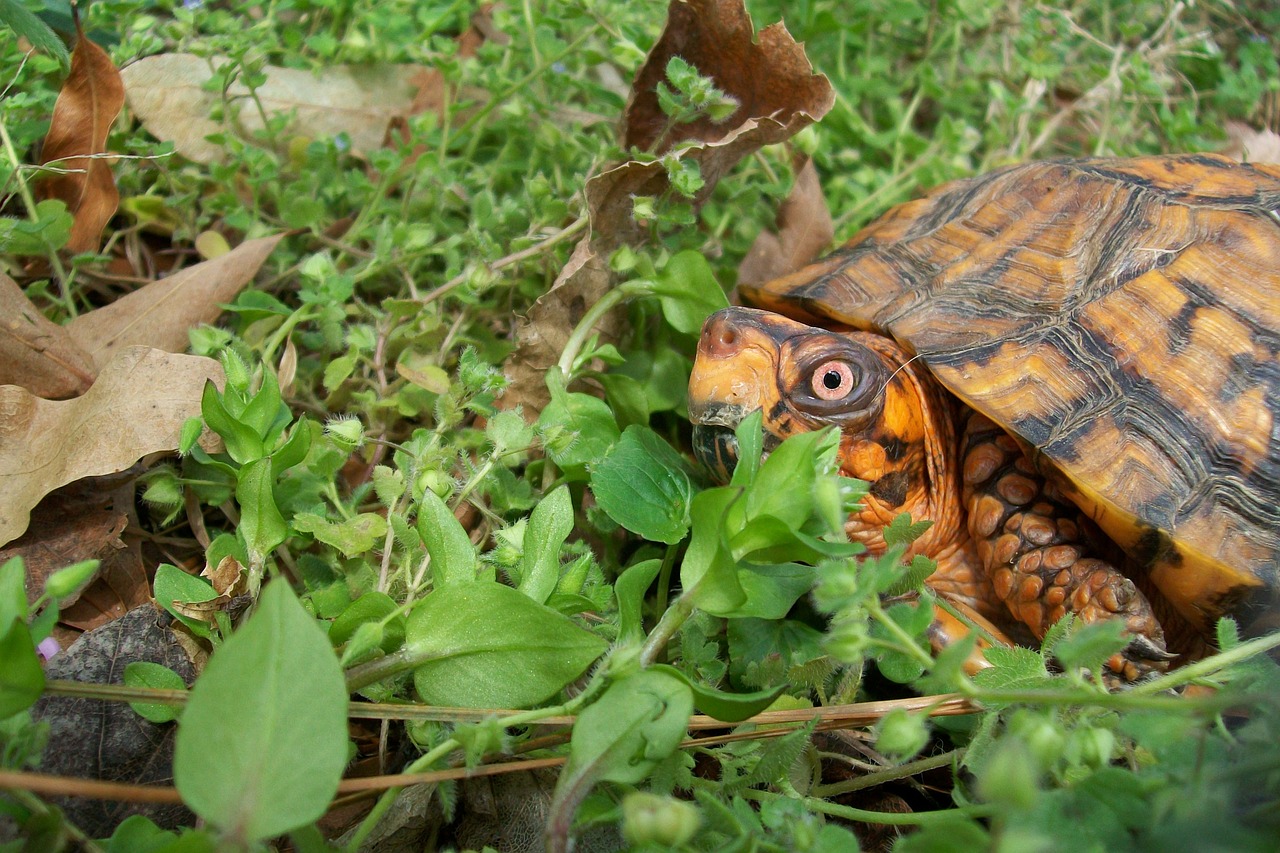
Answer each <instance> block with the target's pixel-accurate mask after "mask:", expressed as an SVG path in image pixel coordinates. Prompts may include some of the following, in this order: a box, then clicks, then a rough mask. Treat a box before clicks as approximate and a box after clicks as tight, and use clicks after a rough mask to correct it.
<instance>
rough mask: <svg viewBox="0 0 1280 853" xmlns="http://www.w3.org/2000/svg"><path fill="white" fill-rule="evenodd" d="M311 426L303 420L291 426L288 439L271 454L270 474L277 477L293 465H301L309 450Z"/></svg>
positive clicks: (309, 422) (307, 421)
mask: <svg viewBox="0 0 1280 853" xmlns="http://www.w3.org/2000/svg"><path fill="white" fill-rule="evenodd" d="M311 426H312V423H311V421H309V420H306V419H303V420H300V421H298V422H297V423H296V424H294V425H293V431H292V432H290V433H289V438H288V440H287V441H285V443H284V444H282V445H280V446H279V447H278V448H276V449H275V450H274V451H272V452H271V473H272V475H273V476H275V477H277V478H278V477H279V476H280V475H281V474H282V473H284V472H285V471H287V470H289V469H290V468H292V467H293V466H295V465H300V464H302V460H304V459H306V458H307V453H308V452H309V451H310V450H311Z"/></svg>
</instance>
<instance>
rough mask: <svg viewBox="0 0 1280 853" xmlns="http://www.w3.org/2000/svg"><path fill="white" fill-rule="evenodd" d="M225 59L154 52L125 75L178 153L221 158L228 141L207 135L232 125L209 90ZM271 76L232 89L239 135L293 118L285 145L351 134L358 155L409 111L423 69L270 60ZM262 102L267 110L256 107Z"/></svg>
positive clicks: (155, 132)
mask: <svg viewBox="0 0 1280 853" xmlns="http://www.w3.org/2000/svg"><path fill="white" fill-rule="evenodd" d="M225 61H226V60H220V59H214V60H213V61H212V62H213V67H210V60H207V59H205V58H203V57H199V56H195V55H193V54H189V53H166V54H160V55H158V56H149V57H146V58H144V59H140V60H138V61H137V62H134V63H133V64H131V65H129V66H126V67H125V69H124V70H123V71H122V72H121V76H122V77H123V79H124V86H125V92H126V94H127V96H128V101H129V109H130V110H132V111H133V113H134V114H135V115H136V116H137V117H138V119H139V121H141V122H142V126H143V127H145V128H146V129H147V131H148V132H149V133H150V134H151V135H152V136H154V137H156V138H157V139H161V140H166V141H170V142H172V143H173V145H174V148H176V149H177V150H178V153H180V154H182V155H183V156H184V157H186V158H187V159H189V160H194V161H195V162H197V163H216V162H219V161H220V160H222V158H223V156H224V151H223V149H222V146H220V145H214V144H212V143H210V142H208V141H207V140H206V139H205V137H206V136H209V135H210V134H214V133H222V132H224V131H226V130H227V127H226V125H224V124H223V123H222V122H218V121H214V120H213V119H212V118H211V117H210V116H212V115H213V111H214V107H216V106H218V99H219V96H218V95H217V94H216V93H214V92H207V91H205V90H204V89H203V85H204V83H205V82H206V81H207V80H209V79H210V78H211V77H213V69H214V68H216V67H218V66H220V65H222V64H224V63H225ZM262 73H263V74H265V75H266V81H265V82H264V83H263V84H262V85H261V86H259V87H258V89H257V90H256V93H255V94H256V100H255V99H253V98H251V97H250V92H249V89H248V88H247V87H245V86H244V85H242V84H240V83H236V84H234V85H232V86H231V88H230V89H229V90H228V93H227V96H228V98H229V100H230V103H229V104H228V106H227V120H228V121H229V122H230V123H231V125H232V127H233V128H234V129H238V131H239V132H241V133H252V132H254V131H258V130H261V129H262V127H263V125H262V112H265V113H266V115H267V116H268V117H274V116H279V115H286V114H289V115H292V120H291V121H290V123H289V126H288V127H287V128H286V131H285V133H284V135H283V138H282V142H284V141H287V139H288V137H290V136H307V137H313V138H318V137H332V136H337V135H338V134H339V133H345V134H346V135H347V136H348V137H349V138H350V140H351V149H352V150H353V151H354V152H356V153H364V152H369V151H373V150H375V149H377V148H380V147H382V144H383V140H384V139H385V138H386V134H387V128H388V126H389V125H390V123H391V120H392V119H393V118H396V117H400V116H405V115H408V114H409V113H410V112H411V110H412V106H413V99H414V95H415V93H416V91H417V89H418V85H417V82H415V81H418V82H420V80H419V79H418V78H419V77H420V75H421V74H422V69H421V68H420V67H418V66H414V65H371V66H356V65H334V66H330V67H329V68H326V69H325V70H324V72H323V73H322V74H320V75H316V74H313V73H312V72H310V71H304V70H300V69H296V68H278V67H276V66H272V65H268V66H266V67H265V68H263V69H262ZM259 104H261V108H262V111H261V112H260V111H259V108H258V105H259Z"/></svg>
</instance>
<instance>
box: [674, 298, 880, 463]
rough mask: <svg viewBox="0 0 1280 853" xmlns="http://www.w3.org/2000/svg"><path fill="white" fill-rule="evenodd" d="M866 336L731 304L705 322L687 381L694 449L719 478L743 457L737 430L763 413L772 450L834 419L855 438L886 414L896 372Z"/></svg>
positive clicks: (766, 446)
mask: <svg viewBox="0 0 1280 853" xmlns="http://www.w3.org/2000/svg"><path fill="white" fill-rule="evenodd" d="M863 338H874V339H876V340H881V341H883V340H885V339H883V338H878V337H877V336H873V335H867V334H866V333H860V332H853V333H848V334H840V333H836V332H830V331H827V330H826V329H819V328H815V327H813V326H806V325H804V324H803V323H798V322H796V321H795V320H790V319H787V318H786V317H783V316H781V315H780V314H773V313H770V312H768V311H758V310H755V309H752V308H726V309H724V310H722V311H718V312H716V313H715V314H713V315H712V316H711V317H710V318H708V319H707V322H706V324H705V325H704V326H703V327H702V337H701V339H700V340H699V342H698V355H697V359H696V360H695V362H694V365H693V373H692V375H691V376H690V378H689V418H690V420H692V421H693V424H694V452H695V453H696V454H697V456H698V459H699V461H701V462H702V463H703V464H704V465H706V466H707V467H708V468H709V469H710V470H711V471H712V473H713V474H715V475H717V476H718V477H720V478H721V479H728V474H729V472H730V471H731V470H732V468H733V466H734V464H735V463H736V461H737V441H736V440H735V438H734V435H733V431H734V428H735V427H737V425H738V424H739V423H740V422H741V421H742V420H743V418H745V417H747V416H748V415H750V414H751V413H752V412H754V411H756V410H757V409H758V410H760V411H761V412H762V413H763V426H764V432H765V435H764V442H763V446H764V449H765V450H766V451H768V450H770V449H772V448H773V447H775V446H777V444H778V443H779V442H780V441H781V440H782V439H784V438H787V437H788V436H790V435H794V434H796V433H800V432H807V431H810V430H815V429H821V428H822V427H825V426H828V425H831V424H834V425H836V426H838V427H839V428H840V430H841V432H843V433H844V434H845V436H850V435H854V434H859V433H864V432H866V431H867V430H868V429H871V428H872V427H873V425H874V424H875V423H876V422H878V421H879V420H880V418H881V416H882V413H883V410H884V404H885V395H884V393H883V392H884V390H885V386H886V383H887V382H888V380H889V378H890V374H891V372H892V370H893V366H892V365H891V364H887V363H886V361H885V358H884V355H883V354H882V353H880V352H879V351H877V349H875V348H874V347H872V346H868V345H867V342H865V341H864V340H862V339H863Z"/></svg>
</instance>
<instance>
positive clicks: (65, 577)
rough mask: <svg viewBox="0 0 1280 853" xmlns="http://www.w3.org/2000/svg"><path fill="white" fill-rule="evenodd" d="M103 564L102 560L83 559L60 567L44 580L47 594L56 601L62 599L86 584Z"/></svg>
mask: <svg viewBox="0 0 1280 853" xmlns="http://www.w3.org/2000/svg"><path fill="white" fill-rule="evenodd" d="M99 565H101V561H100V560H81V561H80V562H78V563H73V564H72V565H70V566H67V567H66V568H65V569H59V570H58V571H56V572H54V573H53V574H51V575H49V577H48V578H47V579H46V580H45V582H44V592H45V595H47V596H49V597H50V598H52V599H53V600H54V601H61V600H62V599H64V598H66V597H68V596H70V595H72V594H74V593H75V592H76V591H77V590H78V589H80V587H82V586H84V585H85V584H86V583H88V582H89V580H90V579H91V578H92V577H93V576H94V574H95V573H96V572H97V571H98V566H99Z"/></svg>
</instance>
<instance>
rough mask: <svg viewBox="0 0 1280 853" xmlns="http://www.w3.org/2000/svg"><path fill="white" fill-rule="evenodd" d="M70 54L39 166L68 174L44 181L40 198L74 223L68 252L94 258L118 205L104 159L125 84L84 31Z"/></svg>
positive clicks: (38, 193)
mask: <svg viewBox="0 0 1280 853" xmlns="http://www.w3.org/2000/svg"><path fill="white" fill-rule="evenodd" d="M76 35H77V40H76V46H75V49H74V50H72V51H71V73H70V74H69V75H68V76H67V81H66V82H65V83H63V84H62V91H61V92H59V93H58V100H57V102H56V103H55V104H54V106H53V119H52V121H50V123H49V133H48V135H47V136H46V137H45V140H44V147H43V149H42V150H41V152H40V164H41V165H49V164H52V165H54V166H56V167H57V168H59V169H63V170H68V171H67V172H66V173H65V174H54V175H50V176H48V177H44V178H41V179H40V181H39V182H38V183H37V184H36V193H37V195H39V197H41V198H57V199H61V200H62V201H63V202H64V203H65V204H66V205H67V210H69V211H70V212H71V214H72V216H73V217H74V222H73V224H72V226H71V238H70V239H69V240H68V241H67V249H68V250H69V251H72V252H96V251H97V250H98V246H99V244H100V242H101V239H102V229H103V228H105V227H106V225H107V222H109V221H110V220H111V217H112V216H114V215H115V212H116V208H117V207H118V206H119V204H120V193H119V192H118V191H117V190H116V181H115V178H114V177H112V175H111V167H110V166H109V165H107V161H106V160H105V159H103V158H102V157H100V156H94V155H101V154H103V153H105V152H106V149H107V132H108V131H109V130H111V125H112V123H113V122H115V120H116V116H118V115H120V108H121V107H123V106H124V84H123V83H121V81H120V72H119V71H117V70H116V67H115V65H114V64H112V62H111V57H109V56H107V54H106V51H104V50H103V49H102V48H100V47H98V46H97V45H96V44H94V43H93V42H92V41H90V40H89V37H88V36H86V35H85V34H84V31H83V30H81V29H80V21H79V19H77V20H76Z"/></svg>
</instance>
